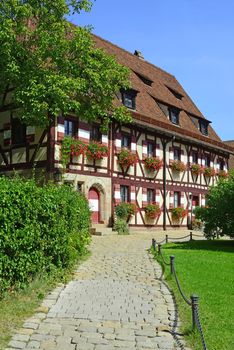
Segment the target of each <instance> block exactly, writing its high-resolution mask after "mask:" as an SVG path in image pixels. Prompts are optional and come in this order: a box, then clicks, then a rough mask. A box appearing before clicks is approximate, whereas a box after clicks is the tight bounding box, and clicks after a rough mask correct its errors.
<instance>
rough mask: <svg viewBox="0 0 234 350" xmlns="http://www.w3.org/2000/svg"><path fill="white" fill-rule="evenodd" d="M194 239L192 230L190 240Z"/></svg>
mask: <svg viewBox="0 0 234 350" xmlns="http://www.w3.org/2000/svg"><path fill="white" fill-rule="evenodd" d="M192 240H193V233H192V232H190V241H192Z"/></svg>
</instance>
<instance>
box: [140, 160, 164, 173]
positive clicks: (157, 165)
mask: <svg viewBox="0 0 234 350" xmlns="http://www.w3.org/2000/svg"><path fill="white" fill-rule="evenodd" d="M143 162H144V164H145V167H146V169H147V170H149V171H157V170H159V169H161V168H162V166H163V161H162V159H159V158H157V157H147V158H145V159H144V161H143Z"/></svg>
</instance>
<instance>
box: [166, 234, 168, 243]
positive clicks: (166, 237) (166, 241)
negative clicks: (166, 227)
mask: <svg viewBox="0 0 234 350" xmlns="http://www.w3.org/2000/svg"><path fill="white" fill-rule="evenodd" d="M166 243H168V235H166Z"/></svg>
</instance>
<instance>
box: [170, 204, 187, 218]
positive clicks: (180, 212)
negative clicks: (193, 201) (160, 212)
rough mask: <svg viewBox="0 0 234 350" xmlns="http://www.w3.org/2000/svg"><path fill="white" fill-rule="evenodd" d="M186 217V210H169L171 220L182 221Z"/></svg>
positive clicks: (178, 208) (179, 208)
mask: <svg viewBox="0 0 234 350" xmlns="http://www.w3.org/2000/svg"><path fill="white" fill-rule="evenodd" d="M186 215H187V210H185V209H184V208H181V207H177V208H173V209H172V210H171V217H172V220H175V221H177V220H181V219H183V218H184V217H185V216H186Z"/></svg>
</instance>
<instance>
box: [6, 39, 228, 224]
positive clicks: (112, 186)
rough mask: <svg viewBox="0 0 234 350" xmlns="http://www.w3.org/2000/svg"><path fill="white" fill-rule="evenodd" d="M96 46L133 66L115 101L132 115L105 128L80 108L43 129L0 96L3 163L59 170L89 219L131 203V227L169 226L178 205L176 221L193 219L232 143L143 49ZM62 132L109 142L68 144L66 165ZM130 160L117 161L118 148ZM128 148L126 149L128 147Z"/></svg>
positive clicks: (9, 168)
mask: <svg viewBox="0 0 234 350" xmlns="http://www.w3.org/2000/svg"><path fill="white" fill-rule="evenodd" d="M94 40H95V42H96V45H97V47H99V48H103V49H104V50H105V51H106V52H107V53H109V54H111V55H114V56H115V57H116V58H117V61H118V62H119V63H121V64H123V65H125V66H127V67H128V68H129V69H130V77H131V89H129V90H127V91H119V93H118V94H117V95H116V103H118V104H123V105H125V106H126V107H127V108H129V110H130V111H131V112H132V117H133V122H132V123H131V124H129V125H123V124H122V125H120V124H118V123H116V122H113V123H112V125H111V126H110V129H109V132H108V134H105V135H104V134H102V133H101V131H100V123H98V121H97V122H96V123H93V124H88V123H87V122H85V121H84V120H81V119H80V118H78V117H77V116H72V115H69V116H66V117H64V116H63V117H62V116H58V118H57V119H56V120H55V121H54V123H53V125H51V126H50V127H49V128H48V129H46V130H42V129H39V128H35V127H34V126H25V125H23V124H22V123H21V122H20V120H19V119H18V118H17V116H16V114H15V112H14V110H11V112H9V104H10V96H7V95H6V96H3V97H2V98H3V101H4V103H3V107H2V109H1V110H0V171H1V173H2V174H6V175H11V174H12V173H13V172H14V171H18V172H19V173H22V174H24V175H26V176H30V174H31V173H32V169H34V172H35V173H36V176H39V175H40V174H41V175H42V176H44V177H45V178H46V179H52V178H53V177H54V176H58V175H59V174H60V173H61V172H62V174H63V179H62V181H63V182H66V183H69V184H71V185H72V186H74V188H75V189H76V190H77V191H82V192H83V193H84V194H85V195H86V196H87V198H88V200H89V203H90V207H91V208H92V212H93V214H92V220H93V222H94V223H102V224H105V225H106V226H111V225H112V224H113V216H114V209H115V206H116V205H118V204H119V203H121V202H130V203H133V204H135V206H136V212H135V214H134V215H132V216H131V217H129V225H130V226H133V227H139V228H142V227H144V228H145V227H147V228H162V227H163V228H164V229H166V228H169V227H172V226H175V225H178V222H177V223H175V222H173V220H172V215H171V213H172V211H173V209H174V208H176V207H181V208H184V209H185V210H186V215H185V216H184V217H183V219H182V221H181V222H180V223H179V224H180V226H182V227H186V226H187V225H190V224H191V220H192V218H193V212H192V210H193V208H194V207H195V206H197V205H200V206H203V205H205V194H206V192H207V189H208V186H210V185H213V184H215V183H216V181H217V179H218V177H219V176H225V174H226V172H227V170H228V159H229V154H230V152H231V151H232V149H231V148H230V147H229V145H227V144H224V143H223V142H222V141H221V140H220V138H219V136H218V135H217V134H216V132H215V131H214V129H213V128H212V126H211V122H210V121H209V120H207V119H206V118H205V117H204V116H203V114H202V113H201V112H200V111H199V109H198V108H197V107H196V105H195V104H194V103H193V101H192V100H191V98H190V97H189V96H188V94H187V93H186V91H185V90H184V89H183V87H182V86H181V85H180V84H179V83H178V81H177V80H176V78H175V77H174V76H173V75H171V74H169V73H167V72H165V71H164V70H162V69H160V68H158V67H156V66H154V65H153V64H151V63H149V62H147V61H145V60H144V58H143V57H142V55H141V53H140V52H138V51H136V52H135V53H134V54H131V53H129V52H127V51H125V50H123V49H121V48H119V47H117V46H116V45H114V44H112V43H110V42H107V41H105V40H103V39H101V38H100V37H97V36H94ZM65 136H71V137H73V138H75V139H76V140H77V139H79V140H80V141H82V142H83V143H84V144H85V145H88V144H90V143H92V142H95V143H100V144H102V145H104V146H107V148H108V154H106V155H104V156H103V157H99V158H100V159H98V157H96V158H95V157H90V156H88V154H87V153H85V152H80V153H79V152H75V151H74V152H71V156H70V159H69V161H68V163H67V164H66V166H65V168H64V166H63V164H62V160H61V144H62V142H63V139H64V137H65ZM123 149H124V150H125V151H127V154H128V155H129V156H130V157H132V158H131V160H133V161H132V162H131V161H129V163H123V162H122V163H121V162H120V153H121V152H122V150H123ZM125 153H126V152H125ZM150 203H155V204H156V205H158V206H159V207H160V209H161V211H160V215H157V216H156V217H155V218H148V217H147V216H146V212H145V207H146V206H147V205H148V204H150Z"/></svg>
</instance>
